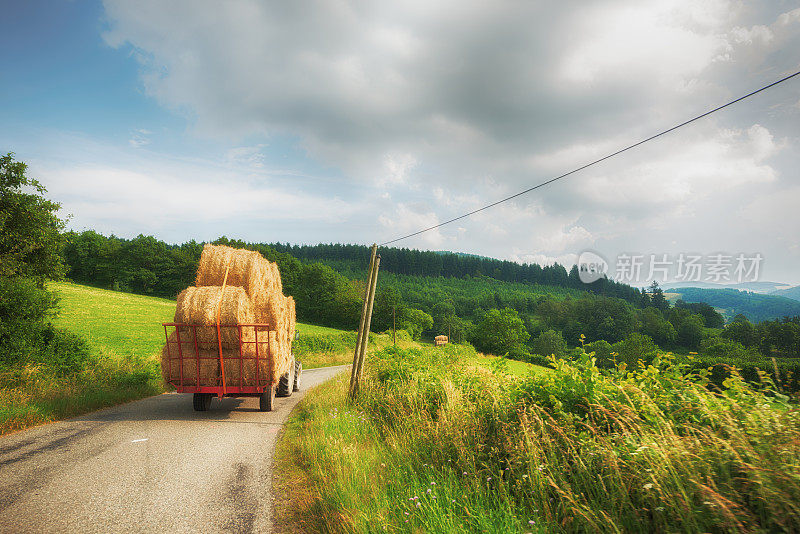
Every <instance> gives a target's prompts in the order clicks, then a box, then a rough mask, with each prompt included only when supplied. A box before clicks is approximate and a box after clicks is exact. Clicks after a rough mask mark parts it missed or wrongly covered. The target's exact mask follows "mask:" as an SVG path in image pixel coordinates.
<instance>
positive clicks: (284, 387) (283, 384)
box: [275, 360, 294, 397]
mask: <svg viewBox="0 0 800 534" xmlns="http://www.w3.org/2000/svg"><path fill="white" fill-rule="evenodd" d="M293 385H294V360H292V361H291V362H290V363H289V370H288V371H286V372H285V373H283V376H281V378H280V380H278V391H276V392H275V396H276V397H290V396H291V395H292V391H293V390H292V386H293Z"/></svg>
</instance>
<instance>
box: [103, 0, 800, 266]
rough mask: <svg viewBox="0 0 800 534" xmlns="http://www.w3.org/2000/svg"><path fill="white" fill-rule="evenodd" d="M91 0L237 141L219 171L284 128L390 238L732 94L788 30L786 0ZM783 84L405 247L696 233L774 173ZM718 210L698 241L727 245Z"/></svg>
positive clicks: (780, 147)
mask: <svg viewBox="0 0 800 534" xmlns="http://www.w3.org/2000/svg"><path fill="white" fill-rule="evenodd" d="M105 6H106V14H107V18H108V20H109V21H110V25H109V29H108V31H107V33H106V40H107V42H108V43H109V44H110V45H112V46H116V47H120V48H128V47H130V48H131V50H132V52H133V53H134V55H135V57H137V58H139V61H140V63H141V67H142V80H143V84H144V86H145V90H146V92H147V94H149V95H151V96H152V97H153V98H155V99H157V100H158V101H159V102H160V103H161V104H163V105H164V106H165V107H167V108H169V109H172V110H176V111H177V112H179V113H181V114H183V115H185V116H186V117H187V118H188V119H189V120H190V123H191V130H190V131H191V132H192V133H193V134H196V135H199V136H201V137H204V139H207V140H211V141H212V142H214V141H216V142H218V143H220V144H222V145H224V146H233V147H237V148H232V149H230V151H229V152H228V156H227V157H228V161H227V164H228V165H230V166H231V167H234V168H237V169H238V168H241V169H243V170H244V169H250V170H260V171H265V169H266V168H267V167H268V166H269V165H268V162H267V161H266V160H264V159H263V151H262V150H259V149H258V148H257V147H258V146H259V145H258V144H257V140H259V139H272V138H282V139H287V138H288V139H299V143H300V144H301V145H302V147H303V148H304V149H305V150H306V151H307V155H308V158H309V159H312V160H314V161H316V162H318V163H319V164H320V166H322V167H325V168H329V169H334V172H332V173H331V175H332V176H334V178H330V180H331V181H334V182H338V183H340V184H341V186H342V187H351V188H353V187H356V186H354V184H358V187H363V186H366V188H365V189H366V192H365V193H364V194H365V195H366V196H368V197H369V198H371V199H374V200H375V201H376V203H377V204H378V205H379V206H380V209H378V208H377V207H376V206H372V205H366V206H365V207H364V209H363V210H362V211H360V212H358V214H359V215H358V216H361V217H364V219H363V220H361V222H360V224H361V227H363V228H365V230H364V237H363V238H362V239H363V240H364V241H367V240H369V239H371V238H372V234H371V233H370V232H374V231H375V223H376V222H377V223H378V225H377V231H378V232H379V233H380V234H381V235H382V236H384V237H386V238H387V239H388V238H392V237H397V236H398V235H400V234H403V233H410V232H412V231H415V230H418V229H420V228H422V227H425V226H429V225H432V224H436V223H437V222H438V221H443V220H447V219H448V218H451V217H454V216H457V215H460V214H461V213H463V212H465V211H468V210H471V209H475V208H477V207H480V206H481V205H484V204H487V203H489V202H492V201H494V200H497V199H499V198H501V197H503V196H506V195H509V194H513V193H515V192H517V191H519V190H521V189H525V188H527V187H530V186H531V185H534V184H536V183H539V182H541V181H544V180H546V179H548V178H552V177H553V176H554V175H557V174H561V173H562V172H566V171H569V170H572V169H573V168H575V167H577V166H579V165H581V164H584V163H586V162H588V161H590V160H592V159H595V158H597V157H600V156H603V155H605V154H607V153H609V152H611V151H613V150H616V149H618V148H621V147H623V146H625V145H627V144H630V143H631V142H635V141H637V140H640V139H642V138H644V137H647V136H648V135H652V134H653V133H655V132H657V131H660V130H661V129H663V128H666V127H669V126H672V125H674V124H676V123H677V122H680V121H682V120H685V119H687V118H689V117H691V116H694V115H695V114H697V113H700V112H702V111H705V110H707V109H708V108H710V107H713V106H714V105H717V104H719V103H722V102H724V101H727V100H729V99H730V98H731V97H733V96H738V95H740V94H744V93H746V92H748V91H750V90H752V89H753V88H756V87H758V86H759V84H761V83H762V82H764V81H770V80H772V79H775V78H777V77H778V76H779V75H780V74H781V73H786V72H789V71H791V70H793V69H796V68H797V66H798V64H797V59H796V55H795V54H794V53H793V51H794V50H797V49H798V46H800V37H798V36H800V32H798V31H797V30H798V26H799V24H800V9H793V10H790V11H786V12H785V13H782V12H781V11H780V10H779V9H778V8H779V7H780V6H779V5H767V4H763V5H756V4H748V3H742V2H738V1H734V0H730V1H729V0H714V1H711V2H695V1H691V0H668V1H666V2H657V3H642V2H636V1H598V2H592V3H589V4H587V3H585V2H575V3H569V2H568V3H566V4H564V3H561V4H558V3H556V4H546V3H545V4H542V3H505V2H490V1H474V2H471V1H470V2H463V1H461V2H456V1H455V0H452V1H447V2H437V3H431V2H416V1H415V2H402V3H369V4H358V3H355V2H347V1H344V2H340V1H325V0H321V1H319V2H314V3H310V2H303V1H300V2H292V3H283V4H281V3H278V4H263V3H259V2H256V1H254V0H253V1H249V0H240V1H235V2H229V3H225V4H219V3H216V2H211V1H207V2H199V1H188V0H186V1H182V2H181V1H177V2H171V3H169V4H163V3H162V2H156V1H155V0H151V1H143V2H137V3H136V4H131V3H128V2H124V1H121V0H108V1H106V2H105ZM788 87H789V86H788V84H787V85H785V86H783V87H781V88H776V89H775V90H774V91H770V92H765V93H763V94H760V95H758V96H757V97H754V98H753V99H750V100H748V101H746V102H743V103H741V104H739V105H737V106H734V107H731V108H728V109H726V110H724V111H723V112H721V113H720V114H718V115H717V116H715V118H713V119H704V120H702V121H700V122H698V123H695V124H693V125H691V126H689V127H686V128H684V129H682V130H680V131H678V132H674V133H673V134H670V135H669V136H665V137H664V138H660V139H658V140H656V141H654V142H652V143H650V144H648V145H646V146H643V147H640V148H637V149H635V150H634V151H631V152H628V153H625V154H624V155H622V156H620V157H618V158H615V159H614V160H612V161H608V162H605V163H603V164H601V165H598V166H597V167H593V168H592V169H590V170H587V171H583V172H581V173H579V174H576V175H575V176H572V177H570V178H569V179H568V180H565V181H563V182H557V183H555V184H553V185H552V186H550V187H548V188H546V189H542V190H539V191H536V192H535V193H533V194H531V195H529V196H526V197H521V198H519V199H516V200H515V201H514V202H512V203H510V204H505V205H503V206H502V207H498V208H494V209H493V210H492V211H491V212H482V213H481V214H479V215H477V216H475V217H473V218H472V219H470V220H469V221H463V224H462V222H461V221H460V222H459V225H460V226H459V228H458V229H456V228H452V229H451V228H449V227H446V228H443V229H442V230H441V231H436V232H431V233H430V234H428V235H426V236H424V237H420V238H418V239H413V240H410V241H409V242H408V243H409V244H417V245H418V246H425V247H443V246H448V247H453V248H458V249H459V250H470V251H473V252H476V253H479V254H480V253H483V254H493V255H497V256H501V257H512V256H513V257H539V256H542V255H543V256H546V257H566V256H564V255H565V254H569V253H571V251H573V250H574V249H575V248H576V247H579V246H591V245H592V244H593V242H595V243H607V244H608V246H616V247H621V248H622V249H625V248H629V244H630V243H634V244H635V243H640V242H641V241H640V237H639V236H640V234H643V233H651V231H652V235H651V236H650V238H652V239H661V240H662V241H661V242H660V243H656V244H654V245H653V246H655V247H662V248H665V245H667V244H672V243H673V242H677V243H681V242H693V240H694V239H695V238H697V236H698V235H701V234H702V232H699V231H698V230H697V228H695V227H693V226H692V224H695V223H696V221H698V220H701V219H702V218H703V217H704V216H706V215H707V214H708V213H714V214H716V215H718V216H719V215H720V214H723V213H726V212H730V211H731V208H730V207H728V208H727V209H726V203H727V204H731V205H734V206H740V205H743V204H745V203H748V202H751V201H752V200H753V197H754V196H756V197H757V196H758V195H760V194H762V193H764V191H766V190H767V189H769V190H770V191H773V190H774V191H776V194H778V195H779V194H780V191H782V190H784V189H786V187H787V186H786V184H785V180H786V176H787V173H791V172H793V170H794V169H796V168H797V166H798V161H797V156H796V155H794V154H796V150H794V151H793V150H791V148H793V145H792V143H794V141H793V139H796V135H797V134H796V124H795V122H796V120H794V122H793V119H792V117H794V119H796V112H793V113H795V115H793V116H792V115H790V114H789V113H783V111H784V110H793V109H794V108H792V107H791V106H792V104H793V103H794V102H796V96H795V93H794V92H791V90H790V89H788ZM787 94H788V95H789V97H790V101H789V102H786V98H787V96H786V95H787ZM254 139H255V140H256V141H254ZM242 145H245V146H242ZM307 187H310V188H313V184H312V183H311V182H307ZM334 188H335V186H334ZM386 188H391V195H389V193H388V191H385V189H386ZM358 200H363V199H358ZM781 205H782V204H781ZM322 209H323V211H324V208H322ZM379 213H382V215H380V216H379V215H378V214H379ZM354 216H355V215H354ZM692 221H695V223H692ZM776 224H777V223H776ZM734 226H735V225H732V224H731V225H728V227H727V228H721V229H718V230H715V232H714V233H711V232H708V233H706V234H702V235H705V239H706V242H707V243H708V245H707V246H708V247H709V248H714V247H715V245H714V244H715V243H716V242H717V241H726V240H727V242H734V243H735V240H736V239H740V240H741V239H744V237H742V236H743V235H744V233H743V232H742V231H741V229H737V230H734V229H733V227H734ZM532 228H535V231H532V230H531V229H532ZM462 229H463V230H462ZM367 234H369V235H367ZM656 235H657V236H659V237H655V236H656ZM309 239H310V240H315V239H314V237H309ZM340 239H341V240H352V238H351V237H350V234H344V235H342V236H341V238H340ZM748 239H756V238H748ZM402 244H406V243H402ZM614 252H616V251H612V252H610V254H611V255H613V253H614ZM786 269H787V272H788V270H789V268H788V267H787V268H786Z"/></svg>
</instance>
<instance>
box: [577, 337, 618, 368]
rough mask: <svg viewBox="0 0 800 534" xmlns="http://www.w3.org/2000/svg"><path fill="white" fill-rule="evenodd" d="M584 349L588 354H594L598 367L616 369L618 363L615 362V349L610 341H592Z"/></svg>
mask: <svg viewBox="0 0 800 534" xmlns="http://www.w3.org/2000/svg"><path fill="white" fill-rule="evenodd" d="M584 349H585V350H586V352H589V353H591V352H593V353H594V357H595V360H596V362H597V367H601V368H609V367H614V366H615V365H616V362H615V361H614V357H613V354H614V348H613V347H612V346H611V343H609V342H608V341H606V340H604V339H601V340H599V341H592V342H591V343H587V344H586V345H584Z"/></svg>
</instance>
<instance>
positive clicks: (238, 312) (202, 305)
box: [175, 286, 256, 349]
mask: <svg viewBox="0 0 800 534" xmlns="http://www.w3.org/2000/svg"><path fill="white" fill-rule="evenodd" d="M218 309H219V312H220V320H219V322H220V325H240V324H252V323H255V322H256V316H255V312H254V310H253V305H252V303H251V302H250V299H249V298H248V296H247V293H245V291H244V289H242V288H241V287H235V286H233V287H231V286H229V287H226V288H225V292H224V294H223V292H222V288H221V287H216V286H206V287H187V288H186V289H184V290H183V291H181V293H180V294H179V295H178V300H177V303H176V307H175V322H176V323H186V324H193V325H201V326H200V327H198V328H197V329H196V330H197V341H198V343H199V344H200V348H213V347H212V346H211V345H209V343H211V342H214V343H216V341H217V329H216V324H217V310H218ZM193 330H194V329H192V328H189V327H181V328H180V332H181V341H183V340H184V339H185V340H190V339H193ZM220 331H221V333H222V346H223V348H237V349H238V347H239V332H238V328H235V327H230V326H227V327H221V328H220ZM252 339H253V329H252V328H245V329H243V330H242V341H251V340H252Z"/></svg>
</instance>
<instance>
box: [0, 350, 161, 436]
mask: <svg viewBox="0 0 800 534" xmlns="http://www.w3.org/2000/svg"><path fill="white" fill-rule="evenodd" d="M158 365H159V363H158V361H157V360H156V359H155V358H154V357H150V358H144V357H130V358H120V357H119V356H118V355H116V354H111V353H108V352H99V351H96V352H93V353H92V355H91V356H90V358H89V360H88V361H87V362H86V363H85V365H84V366H83V368H82V369H81V370H80V371H78V372H77V373H72V374H69V375H66V376H62V375H59V374H57V373H54V372H53V370H52V369H51V368H50V367H48V366H47V365H42V364H33V363H27V364H22V365H15V366H9V367H4V368H0V434H5V433H8V432H13V431H15V430H21V429H24V428H27V427H30V426H34V425H37V424H41V423H46V422H50V421H55V420H58V419H64V418H66V417H72V416H75V415H79V414H82V413H86V412H89V411H92V410H96V409H99V408H103V407H106V406H112V405H114V404H118V403H120V402H126V401H130V400H134V399H139V398H142V397H147V396H150V395H155V394H158V393H161V392H162V391H163V385H162V383H161V376H160V372H159V370H158Z"/></svg>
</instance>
